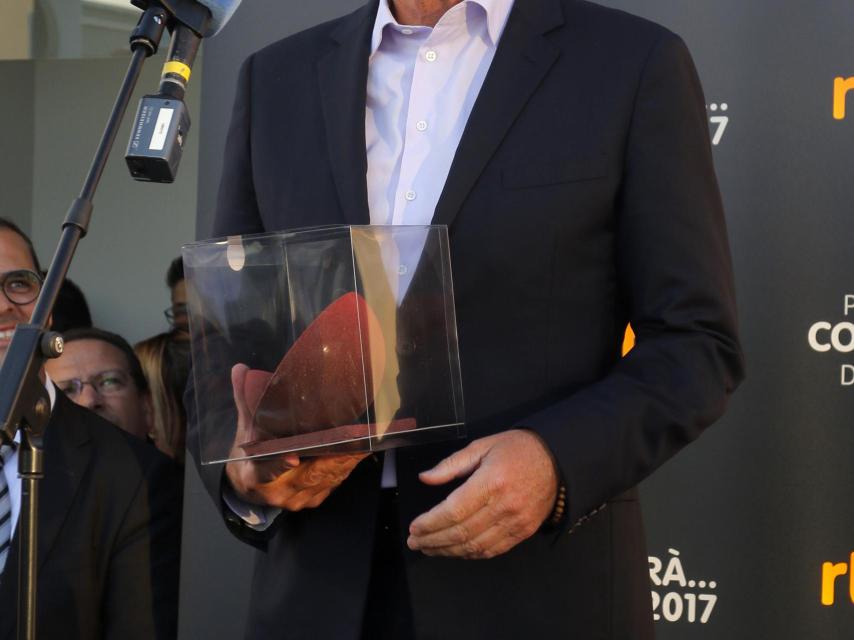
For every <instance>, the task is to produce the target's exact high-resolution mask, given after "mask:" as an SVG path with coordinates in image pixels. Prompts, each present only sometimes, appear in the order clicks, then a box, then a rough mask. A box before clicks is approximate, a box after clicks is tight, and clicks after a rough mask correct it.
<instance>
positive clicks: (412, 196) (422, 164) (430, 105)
mask: <svg viewBox="0 0 854 640" xmlns="http://www.w3.org/2000/svg"><path fill="white" fill-rule="evenodd" d="M459 17H460V16H459V15H456V16H454V15H452V16H448V15H446V16H445V17H443V18H442V20H441V21H440V22H439V23H438V24H437V25H436V27H435V28H434V29H433V30H432V31H431V32H430V34H429V36H428V37H427V38H426V39H425V41H424V42H423V44H422V45H421V46H420V47H419V49H418V52H417V54H416V57H415V63H414V70H413V73H412V85H411V88H410V94H409V101H408V107H407V114H406V122H405V125H404V140H403V152H402V156H401V166H400V181H399V188H398V192H397V196H396V198H395V213H394V216H393V222H392V223H393V224H430V221H431V219H432V217H433V215H432V214H433V209H434V208H435V205H436V200H437V199H438V198H437V194H436V189H437V185H436V184H434V182H435V181H434V180H433V177H434V176H432V174H431V172H430V168H429V166H426V163H427V161H428V158H429V156H430V151H431V148H432V146H433V145H434V144H435V140H436V138H435V133H434V132H435V131H436V128H437V124H438V123H437V122H436V121H435V118H436V117H438V113H439V110H438V109H437V107H436V103H437V101H438V100H440V99H442V98H441V96H440V91H441V89H442V87H443V85H444V83H445V82H446V80H447V78H448V76H449V73H450V69H451V62H452V55H450V46H451V45H450V42H449V41H450V38H452V37H453V32H454V31H455V30H457V29H459V24H458V20H459ZM446 106H447V105H446ZM440 186H441V185H440Z"/></svg>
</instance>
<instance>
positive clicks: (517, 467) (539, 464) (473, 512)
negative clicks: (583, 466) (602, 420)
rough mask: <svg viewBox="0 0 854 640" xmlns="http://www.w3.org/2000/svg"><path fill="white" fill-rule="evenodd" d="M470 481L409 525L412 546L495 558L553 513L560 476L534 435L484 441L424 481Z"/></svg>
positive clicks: (507, 433)
mask: <svg viewBox="0 0 854 640" xmlns="http://www.w3.org/2000/svg"><path fill="white" fill-rule="evenodd" d="M463 476H469V477H468V479H467V480H466V481H465V482H464V483H463V484H462V485H461V486H460V487H458V488H457V489H456V490H454V491H453V492H452V493H451V494H450V495H449V496H448V497H447V498H445V500H443V501H442V502H440V503H439V504H438V505H436V506H435V507H433V508H432V509H430V511H428V512H427V513H423V514H421V515H420V516H418V517H417V518H416V519H415V520H413V521H412V524H411V525H409V534H410V535H409V539H408V540H407V544H408V545H409V548H410V549H412V550H414V551H422V552H423V553H425V554H426V555H428V556H449V557H457V558H469V559H481V558H492V557H495V556H497V555H500V554H502V553H505V552H506V551H509V550H510V549H512V548H513V547H515V546H516V545H517V544H519V543H520V542H522V541H523V540H525V539H526V538H529V537H530V536H532V535H533V534H534V533H535V532H536V531H537V529H539V528H540V525H542V524H543V521H544V520H545V519H546V518H547V517H548V515H549V514H550V513H551V511H552V508H553V507H554V503H555V498H556V496H557V485H558V475H557V471H556V468H555V463H554V460H553V459H552V456H551V453H549V450H548V449H547V448H546V445H545V444H544V443H543V441H542V440H541V439H540V437H539V436H538V435H536V434H535V433H534V432H532V431H527V430H524V429H513V430H511V431H505V432H503V433H499V434H497V435H494V436H488V437H486V438H480V439H478V440H475V441H474V442H472V443H471V444H470V445H469V446H467V447H466V448H465V449H462V450H460V451H457V452H456V453H454V454H453V455H451V456H449V457H447V458H445V459H444V460H442V461H441V462H440V463H439V464H437V465H436V466H435V467H433V468H432V469H430V470H428V471H424V472H422V473H421V474H420V475H419V478H420V479H421V481H422V482H424V483H425V484H430V485H440V484H445V483H447V482H450V481H451V480H453V479H455V478H461V477H463Z"/></svg>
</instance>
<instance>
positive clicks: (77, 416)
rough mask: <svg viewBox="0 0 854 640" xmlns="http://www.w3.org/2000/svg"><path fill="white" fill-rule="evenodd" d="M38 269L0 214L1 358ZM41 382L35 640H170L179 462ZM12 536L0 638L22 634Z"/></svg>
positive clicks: (12, 470)
mask: <svg viewBox="0 0 854 640" xmlns="http://www.w3.org/2000/svg"><path fill="white" fill-rule="evenodd" d="M25 272H29V273H30V274H31V275H27V274H26V273H25ZM38 272H39V266H38V261H37V258H36V255H35V252H34V251H33V249H32V244H31V243H30V241H29V239H28V238H27V237H26V236H25V235H24V234H23V233H22V232H21V231H20V230H19V229H18V228H17V227H15V226H14V225H12V224H11V223H9V222H8V221H6V220H4V219H2V218H0V279H3V282H4V285H5V286H4V292H6V293H0V331H2V332H3V333H0V363H2V360H3V358H4V357H5V355H6V350H7V349H8V346H9V339H8V337H7V336H8V335H9V334H10V333H11V329H14V326H15V325H16V324H18V323H22V322H27V321H28V320H29V317H30V315H31V314H32V312H33V307H34V306H35V304H34V301H35V296H36V295H37V294H38V291H39V288H40V282H39V281H38V279H34V278H35V274H36V273H38ZM10 274H11V275H10ZM13 282H14V283H15V284H12V283H13ZM27 291H29V294H27ZM7 294H11V295H12V296H13V298H15V299H16V300H17V303H16V302H13V300H12V298H10V297H9V295H7ZM20 296H23V297H20ZM30 299H31V300H30ZM27 300H30V301H29V302H27ZM45 382H46V385H47V386H48V392H49V394H50V395H51V401H52V410H51V416H50V421H49V422H48V425H47V428H46V431H45V438H44V452H45V454H44V455H45V477H44V480H42V485H41V496H40V498H41V500H40V503H39V512H38V513H39V532H38V533H39V538H38V594H37V600H36V604H37V619H36V637H37V638H39V640H96V639H100V638H104V639H115V640H128V639H139V640H149V639H151V638H158V639H161V638H162V639H164V640H166V639H169V638H174V637H175V633H176V629H177V619H178V564H179V555H180V535H181V532H180V523H181V505H180V496H179V487H180V485H179V479H178V476H177V473H176V470H175V468H174V466H173V465H172V464H171V463H170V462H169V460H168V459H167V458H166V457H165V456H163V455H162V454H161V453H160V452H158V451H157V450H156V449H155V448H154V446H153V445H150V444H148V443H146V442H144V441H142V440H140V439H138V438H135V437H134V436H131V435H129V434H128V433H125V432H124V431H122V430H121V429H119V428H118V427H117V426H115V425H113V424H112V423H109V422H107V421H106V420H104V419H103V418H101V417H99V416H97V415H96V414H94V413H92V412H91V411H89V410H88V409H84V408H82V407H79V406H77V405H76V404H74V403H73V402H71V401H70V400H69V399H68V398H66V397H65V396H64V395H63V394H62V392H60V391H59V390H58V389H57V388H56V387H55V386H54V385H53V382H51V381H50V380H49V379H46V380H45ZM87 384H88V383H87ZM4 449H6V447H4ZM4 453H7V452H6V451H4ZM4 458H6V457H5V456H4ZM16 459H17V454H15V455H14V456H13V457H12V458H11V459H8V458H6V465H5V466H6V467H7V468H4V465H0V475H2V476H3V480H4V482H6V483H8V485H9V487H8V488H9V489H10V495H11V498H12V502H13V503H14V504H15V505H16V506H15V511H16V513H17V511H18V510H19V509H20V501H21V489H20V484H19V483H18V484H14V482H15V480H14V478H15V477H16V476H17V464H16V462H15V461H16ZM7 478H8V480H7ZM4 486H5V485H4ZM0 507H2V505H0ZM0 515H2V514H0ZM10 515H11V514H10ZM4 524H5V523H4ZM12 531H15V533H14V535H13V536H11V537H10V539H9V540H6V541H4V540H0V548H5V543H6V542H11V546H10V547H9V548H8V555H7V557H6V558H5V562H4V563H3V564H4V565H5V566H4V567H3V568H2V569H0V639H2V640H12V639H13V638H16V637H17V636H16V631H15V626H16V625H15V623H16V618H17V587H18V565H19V546H18V545H19V541H18V533H17V532H18V531H20V527H17V526H16V527H9V528H5V529H4V528H3V527H0V533H4V532H5V533H7V534H8V533H11V532H12ZM0 555H2V554H0Z"/></svg>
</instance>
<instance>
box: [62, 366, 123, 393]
mask: <svg viewBox="0 0 854 640" xmlns="http://www.w3.org/2000/svg"><path fill="white" fill-rule="evenodd" d="M56 384H57V386H58V387H59V388H60V389H61V390H62V392H63V393H64V394H65V395H67V396H68V397H69V398H76V397H77V396H79V395H80V394H81V393H83V387H85V386H86V385H87V384H88V385H91V386H92V388H93V389H94V390H95V393H97V394H98V395H101V396H116V395H119V394H121V393H122V392H124V390H125V389H127V388H128V385H129V384H130V377H129V376H128V374H127V373H126V372H124V371H102V372H101V373H97V374H95V375H94V376H92V377H91V378H89V379H88V380H81V379H80V378H71V379H70V380H63V381H62V382H57V383H56Z"/></svg>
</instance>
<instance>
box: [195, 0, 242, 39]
mask: <svg viewBox="0 0 854 640" xmlns="http://www.w3.org/2000/svg"><path fill="white" fill-rule="evenodd" d="M241 1H242V0H198V2H199V4H201V5H204V6H206V7H207V8H208V10H209V11H210V12H211V22H210V25H209V26H208V32H207V33H206V34H204V36H205V37H206V38H209V37H211V36H215V35H216V34H218V33H219V32H220V31H222V28H223V27H224V26H225V24H226V23H227V22H228V21H229V20H231V16H233V15H234V12H235V11H237V7H239V6H240V3H241Z"/></svg>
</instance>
